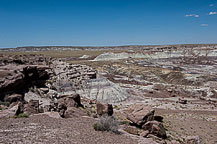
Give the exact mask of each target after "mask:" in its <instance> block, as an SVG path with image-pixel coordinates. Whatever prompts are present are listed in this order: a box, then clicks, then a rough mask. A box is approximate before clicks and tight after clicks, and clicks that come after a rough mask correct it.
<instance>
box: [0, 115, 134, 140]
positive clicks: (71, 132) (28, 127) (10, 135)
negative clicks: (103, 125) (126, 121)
mask: <svg viewBox="0 0 217 144" xmlns="http://www.w3.org/2000/svg"><path fill="white" fill-rule="evenodd" d="M94 122H95V120H94V119H93V118H88V117H76V118H71V119H62V118H51V117H49V116H47V115H35V116H31V117H29V118H17V119H14V118H10V119H0V143H4V144H8V143H10V144H11V143H13V144H29V143H31V144H33V143H46V144H57V143H58V144H63V143H64V144H109V143H112V144H120V143H123V144H136V143H137V141H136V140H135V139H134V140H133V139H132V138H130V137H127V136H125V135H121V134H119V135H118V134H113V133H109V132H97V131H95V130H94V129H93V127H92V125H93V123H94Z"/></svg>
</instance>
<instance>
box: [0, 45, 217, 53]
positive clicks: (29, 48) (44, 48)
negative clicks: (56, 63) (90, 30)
mask: <svg viewBox="0 0 217 144" xmlns="http://www.w3.org/2000/svg"><path fill="white" fill-rule="evenodd" d="M216 46H217V44H174V45H121V46H23V47H16V48H1V49H0V51H51V50H54V51H61V50H69V51H70V50H121V49H129V50H130V49H133V50H142V49H153V48H195V47H216Z"/></svg>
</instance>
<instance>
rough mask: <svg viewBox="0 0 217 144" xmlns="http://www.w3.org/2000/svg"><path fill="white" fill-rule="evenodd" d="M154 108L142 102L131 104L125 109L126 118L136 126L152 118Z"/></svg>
mask: <svg viewBox="0 0 217 144" xmlns="http://www.w3.org/2000/svg"><path fill="white" fill-rule="evenodd" d="M154 112H155V110H154V109H152V108H151V107H149V106H145V105H143V104H137V105H132V106H130V107H129V108H128V109H127V112H126V113H127V119H129V120H130V121H131V122H133V123H134V124H136V125H138V126H142V125H143V124H144V123H146V122H147V121H151V120H153V118H154Z"/></svg>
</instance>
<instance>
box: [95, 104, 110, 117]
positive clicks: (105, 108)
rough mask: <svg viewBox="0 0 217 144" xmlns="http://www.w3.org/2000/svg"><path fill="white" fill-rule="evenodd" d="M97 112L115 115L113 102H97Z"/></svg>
mask: <svg viewBox="0 0 217 144" xmlns="http://www.w3.org/2000/svg"><path fill="white" fill-rule="evenodd" d="M96 113H97V114H98V115H99V116H102V115H104V114H107V115H109V116H112V115H113V107H112V104H102V103H97V104H96Z"/></svg>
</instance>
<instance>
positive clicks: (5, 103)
mask: <svg viewBox="0 0 217 144" xmlns="http://www.w3.org/2000/svg"><path fill="white" fill-rule="evenodd" d="M0 105H4V106H7V107H9V105H10V103H9V102H3V101H0Z"/></svg>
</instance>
